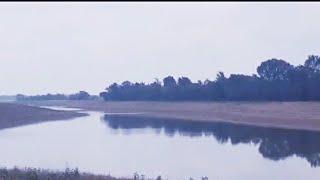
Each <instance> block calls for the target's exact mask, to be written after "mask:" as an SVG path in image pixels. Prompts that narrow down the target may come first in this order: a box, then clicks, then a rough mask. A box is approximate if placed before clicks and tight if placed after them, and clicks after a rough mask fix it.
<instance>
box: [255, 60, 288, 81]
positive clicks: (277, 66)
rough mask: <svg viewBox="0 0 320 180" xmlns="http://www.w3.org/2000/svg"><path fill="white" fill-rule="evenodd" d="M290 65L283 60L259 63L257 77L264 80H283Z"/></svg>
mask: <svg viewBox="0 0 320 180" xmlns="http://www.w3.org/2000/svg"><path fill="white" fill-rule="evenodd" d="M292 68H293V66H292V65H290V64H289V63H287V62H286V61H284V60H281V59H280V60H278V59H270V60H267V61H264V62H262V63H261V65H260V66H259V67H258V68H257V72H258V74H259V76H260V77H261V78H263V79H265V80H269V81H274V80H285V79H286V78H287V74H288V72H289V71H290V70H291V69H292Z"/></svg>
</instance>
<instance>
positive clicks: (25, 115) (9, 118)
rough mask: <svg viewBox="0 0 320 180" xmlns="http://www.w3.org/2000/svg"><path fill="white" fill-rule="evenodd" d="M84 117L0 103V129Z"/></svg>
mask: <svg viewBox="0 0 320 180" xmlns="http://www.w3.org/2000/svg"><path fill="white" fill-rule="evenodd" d="M86 115H87V114H85V113H78V112H74V111H57V110H50V109H46V108H40V107H32V106H27V105H21V104H14V103H0V129H4V128H12V127H17V126H22V125H28V124H35V123H41V122H46V121H56V120H66V119H70V118H75V117H80V116H86Z"/></svg>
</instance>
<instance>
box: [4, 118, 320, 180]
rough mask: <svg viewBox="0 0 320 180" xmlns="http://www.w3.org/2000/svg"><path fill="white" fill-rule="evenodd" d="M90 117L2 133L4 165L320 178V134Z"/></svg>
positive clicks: (223, 177) (279, 179)
mask: <svg viewBox="0 0 320 180" xmlns="http://www.w3.org/2000/svg"><path fill="white" fill-rule="evenodd" d="M89 114H90V116H87V117H79V118H75V119H73V120H69V121H54V122H46V123H41V124H35V125H28V126H22V127H18V128H11V129H5V130H1V131H0V147H1V148H0V154H1V161H0V165H1V166H6V167H13V166H15V165H17V166H20V167H24V166H28V167H40V168H50V169H64V168H65V167H71V168H73V167H78V168H79V169H80V170H81V171H88V172H93V173H102V174H109V173H110V174H111V175H114V176H129V177H131V176H132V175H133V173H134V172H138V173H139V174H145V175H147V176H148V177H156V176H157V175H162V177H164V178H169V179H188V178H189V177H193V178H194V179H200V177H201V176H208V177H209V179H210V180H211V179H212V180H214V179H219V180H230V179H237V180H239V179H244V180H251V179H252V180H256V179H260V180H269V179H273V180H283V179H308V180H313V179H314V180H316V179H319V178H320V168H319V165H320V141H319V140H320V133H316V132H311V131H298V130H282V129H271V128H257V127H252V126H240V125H231V124H226V123H199V122H186V121H172V120H169V119H151V118H131V117H129V116H128V115H122V116H120V115H117V114H109V115H105V114H103V113H100V112H89Z"/></svg>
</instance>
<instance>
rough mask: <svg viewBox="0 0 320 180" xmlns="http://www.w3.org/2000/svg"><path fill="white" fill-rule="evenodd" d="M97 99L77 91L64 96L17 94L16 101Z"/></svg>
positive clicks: (84, 92)
mask: <svg viewBox="0 0 320 180" xmlns="http://www.w3.org/2000/svg"><path fill="white" fill-rule="evenodd" d="M97 98H99V97H98V96H93V95H90V94H89V93H88V92H86V91H79V92H78V93H74V94H70V95H65V94H59V93H58V94H50V93H48V94H45V95H35V96H26V95H23V94H17V95H16V100H17V101H41V100H94V99H97Z"/></svg>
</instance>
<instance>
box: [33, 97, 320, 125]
mask: <svg viewBox="0 0 320 180" xmlns="http://www.w3.org/2000/svg"><path fill="white" fill-rule="evenodd" d="M31 104H33V105H49V106H66V107H72V108H82V109H86V110H93V111H102V112H106V113H136V112H138V113H139V112H141V113H142V114H132V116H143V117H152V118H170V119H180V120H192V121H210V122H216V121H223V122H231V123H240V124H250V125H256V126H266V127H278V128H289V129H305V130H317V131H320V102H103V101H42V102H40V101H37V102H31Z"/></svg>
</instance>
